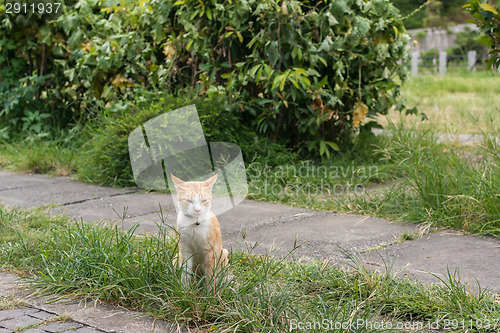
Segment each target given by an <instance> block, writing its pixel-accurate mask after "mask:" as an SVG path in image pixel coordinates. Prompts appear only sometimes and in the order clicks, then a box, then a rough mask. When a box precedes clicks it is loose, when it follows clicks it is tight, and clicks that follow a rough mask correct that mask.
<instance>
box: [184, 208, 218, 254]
mask: <svg viewBox="0 0 500 333" xmlns="http://www.w3.org/2000/svg"><path fill="white" fill-rule="evenodd" d="M198 223H199V224H198ZM177 230H178V232H179V236H180V246H181V247H182V249H183V251H184V252H189V253H190V254H191V255H195V254H198V253H202V252H204V251H206V250H208V249H209V247H210V245H209V244H208V233H209V230H210V215H208V214H206V216H203V215H202V216H200V217H199V218H198V219H196V218H194V219H193V218H189V217H187V216H185V215H184V214H182V213H181V214H179V216H178V218H177Z"/></svg>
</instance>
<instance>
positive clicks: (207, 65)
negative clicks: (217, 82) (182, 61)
mask: <svg viewBox="0 0 500 333" xmlns="http://www.w3.org/2000/svg"><path fill="white" fill-rule="evenodd" d="M212 67H214V65H212V64H201V65H200V66H199V68H200V70H201V71H207V70H209V69H211V68H212Z"/></svg>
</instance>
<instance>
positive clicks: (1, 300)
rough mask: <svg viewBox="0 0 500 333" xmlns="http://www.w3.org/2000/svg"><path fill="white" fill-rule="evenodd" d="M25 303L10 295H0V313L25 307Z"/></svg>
mask: <svg viewBox="0 0 500 333" xmlns="http://www.w3.org/2000/svg"><path fill="white" fill-rule="evenodd" d="M25 306H26V303H24V302H23V301H21V300H20V299H17V298H15V297H14V296H12V295H6V296H4V295H0V311H1V310H10V309H18V308H22V307H25Z"/></svg>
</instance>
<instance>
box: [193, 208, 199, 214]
mask: <svg viewBox="0 0 500 333" xmlns="http://www.w3.org/2000/svg"><path fill="white" fill-rule="evenodd" d="M193 210H194V211H195V212H196V213H199V212H200V210H201V208H193Z"/></svg>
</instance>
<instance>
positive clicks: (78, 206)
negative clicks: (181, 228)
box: [0, 171, 500, 333]
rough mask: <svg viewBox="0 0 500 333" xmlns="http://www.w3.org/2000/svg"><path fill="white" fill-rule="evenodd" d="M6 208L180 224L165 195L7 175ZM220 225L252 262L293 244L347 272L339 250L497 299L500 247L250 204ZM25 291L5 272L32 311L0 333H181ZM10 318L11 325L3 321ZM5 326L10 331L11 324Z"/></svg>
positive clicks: (379, 222) (0, 280) (1, 177)
mask: <svg viewBox="0 0 500 333" xmlns="http://www.w3.org/2000/svg"><path fill="white" fill-rule="evenodd" d="M0 203H1V204H3V205H7V206H13V207H14V206H19V207H21V208H34V207H40V206H46V207H47V209H50V211H51V213H53V214H63V213H64V214H67V215H68V216H71V217H72V218H74V219H77V220H80V219H83V220H84V221H89V222H90V221H95V222H99V221H106V223H109V224H117V225H118V226H120V227H121V228H123V229H124V230H128V229H129V228H131V227H132V226H134V225H135V224H136V223H138V225H139V226H138V228H137V231H136V232H139V233H145V232H147V233H153V232H157V231H158V227H159V226H164V225H165V224H168V225H172V226H173V225H175V219H176V218H175V210H174V209H173V204H172V198H171V197H170V196H169V195H166V194H151V193H140V192H138V191H137V190H130V189H113V188H109V187H99V186H92V185H87V184H83V183H79V182H76V181H73V180H71V179H69V178H67V177H49V176H43V175H23V174H16V173H13V172H8V171H0ZM160 207H161V208H160ZM161 216H162V218H161ZM218 219H219V222H220V224H221V230H222V238H223V242H224V246H225V247H228V248H231V249H233V250H234V249H240V248H247V247H249V246H253V245H254V244H255V243H257V242H258V245H257V246H256V247H255V248H254V249H253V251H254V253H271V254H273V253H278V255H285V254H287V253H288V252H289V251H290V250H292V249H293V247H294V244H302V245H301V246H300V247H299V248H297V249H295V250H294V251H293V252H292V254H293V256H295V257H297V258H309V259H328V260H330V262H331V263H332V264H338V265H345V264H346V262H347V261H348V259H347V258H346V256H345V254H344V253H342V252H341V251H339V248H342V249H345V250H348V251H350V252H351V253H353V254H355V255H357V256H358V257H359V258H360V261H361V262H362V263H364V264H365V265H367V266H368V267H370V268H373V269H380V270H383V269H385V267H388V266H390V267H391V269H392V270H393V271H395V272H398V274H399V275H401V276H402V277H409V278H415V279H419V280H421V281H424V282H439V280H438V279H437V278H436V277H435V276H434V275H432V274H431V273H434V274H437V275H438V276H441V277H443V276H444V275H443V274H446V272H447V271H448V270H449V271H450V272H452V273H453V272H455V270H457V269H458V270H459V272H460V276H461V281H462V282H463V283H469V284H470V285H471V288H472V289H477V284H476V281H475V280H476V279H477V281H478V282H479V283H480V285H481V288H489V289H490V291H491V292H494V293H500V241H499V240H497V239H492V238H481V237H476V236H470V235H462V234H459V233H456V232H449V231H442V232H437V233H432V234H427V235H424V236H423V237H417V238H416V239H414V240H411V241H410V240H409V241H404V242H401V239H402V237H401V236H402V235H404V234H418V233H419V226H417V225H410V224H404V223H392V222H390V221H387V220H385V219H380V218H373V217H365V216H357V215H345V214H337V213H332V212H325V211H315V210H309V209H304V208H297V207H290V206H286V205H280V204H271V203H265V202H257V201H251V200H245V201H244V202H243V203H241V204H240V205H238V206H237V207H236V208H234V209H233V210H230V211H228V212H226V213H224V214H221V215H219V216H218ZM18 282H19V280H18V278H17V277H16V276H13V275H11V274H7V273H5V272H4V273H0V285H1V287H0V296H1V295H5V294H9V293H10V294H13V295H17V296H18V297H20V298H21V299H23V300H24V301H25V302H27V303H28V304H29V306H30V308H28V309H31V310H26V311H27V312H26V313H23V311H21V310H20V311H17V312H16V311H11V312H5V313H4V315H2V312H0V333H1V332H3V331H2V329H4V331H5V332H11V331H9V329H10V330H12V328H11V327H12V325H11V324H9V322H8V320H14V321H15V320H18V319H19V320H26V322H25V323H27V325H25V326H28V325H29V323H28V322H29V321H33V322H34V321H35V320H37V319H36V318H37V317H36V316H34V315H33V313H35V314H36V313H44V315H45V312H47V313H49V314H51V315H56V314H57V315H60V314H68V315H69V316H70V317H71V318H72V319H73V321H70V322H69V323H73V322H74V323H75V324H74V325H80V326H78V327H76V326H75V327H72V328H71V329H72V330H73V331H75V330H76V331H77V332H87V331H88V332H92V329H93V330H96V331H100V330H101V331H105V332H112V331H113V332H151V331H153V329H154V331H158V332H164V331H176V330H177V328H176V327H173V326H171V325H169V324H168V323H165V322H161V321H154V318H151V317H148V316H144V315H142V314H138V313H134V312H130V311H128V310H125V309H120V308H112V307H109V306H106V305H101V304H91V305H89V304H86V303H85V302H82V301H81V300H69V301H66V302H62V303H61V302H55V303H50V304H46V300H45V299H43V298H33V297H27V295H26V294H25V291H24V289H23V288H22V287H19V286H18ZM23 293H24V294H23ZM61 304H63V305H61ZM8 311H10V310H8ZM30 311H35V312H30ZM36 311H38V312H36ZM43 311H45V312H43ZM16 316H17V317H16ZM4 317H5V318H7V317H8V318H11V317H12V318H11V319H2V318H4ZM104 319H106V320H107V321H105V320H104ZM103 320H104V321H103ZM5 321H7V324H8V325H10V327H8V326H6V325H4V322H5ZM52 324H54V325H56V324H57V323H52ZM64 324H67V323H64ZM2 325H3V326H2ZM16 325H17V324H16ZM68 325H69V324H68ZM72 325H73V324H72ZM127 325H128V326H127ZM134 325H135V326H134ZM25 326H22V327H25ZM35 326H36V325H35ZM35 326H34V327H33V328H32V331H33V332H37V331H34V330H33V329H36V330H39V331H41V330H43V329H45V328H44V327H46V326H43V327H42V328H40V327H35ZM17 327H19V326H17ZM48 327H49V329H47V330H45V332H51V331H50V329H51V328H50V327H51V326H48ZM68 327H69V326H68ZM66 329H68V328H66ZM24 332H28V331H24Z"/></svg>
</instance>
